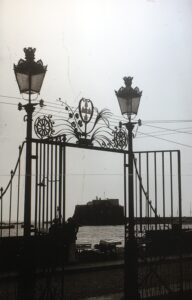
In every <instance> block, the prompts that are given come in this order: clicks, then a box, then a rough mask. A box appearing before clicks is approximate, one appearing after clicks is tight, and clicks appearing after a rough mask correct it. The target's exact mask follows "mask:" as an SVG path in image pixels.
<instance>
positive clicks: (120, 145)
mask: <svg viewBox="0 0 192 300" xmlns="http://www.w3.org/2000/svg"><path fill="white" fill-rule="evenodd" d="M59 102H60V103H61V105H62V106H64V109H65V111H66V112H67V117H66V118H63V117H62V118H59V119H54V122H53V121H52V116H51V115H49V116H41V117H38V118H37V119H36V121H35V125H34V127H35V133H36V135H37V136H38V137H39V138H41V139H46V138H47V139H48V140H49V141H52V142H59V143H65V142H67V143H69V142H71V143H73V142H75V143H76V144H78V145H80V146H87V147H92V146H94V145H95V144H96V145H98V146H99V147H101V148H110V149H121V150H122V149H125V148H126V147H127V133H126V130H124V129H123V127H122V124H119V126H116V127H115V129H114V127H113V128H112V127H111V126H110V122H109V120H110V117H111V115H112V114H111V112H110V111H109V110H108V109H102V110H101V111H99V110H98V109H97V108H95V107H94V106H93V103H92V101H91V100H90V99H85V98H82V99H81V100H80V101H79V105H78V106H77V107H76V108H73V107H71V106H69V105H68V104H67V103H65V102H62V101H61V99H59Z"/></svg>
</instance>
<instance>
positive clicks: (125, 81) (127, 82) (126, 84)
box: [123, 76, 133, 88]
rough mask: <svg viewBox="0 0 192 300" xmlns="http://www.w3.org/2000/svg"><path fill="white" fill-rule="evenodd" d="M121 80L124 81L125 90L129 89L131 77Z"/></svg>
mask: <svg viewBox="0 0 192 300" xmlns="http://www.w3.org/2000/svg"><path fill="white" fill-rule="evenodd" d="M123 80H124V83H125V86H126V87H127V88H130V87H131V85H132V81H133V77H130V76H129V77H123Z"/></svg>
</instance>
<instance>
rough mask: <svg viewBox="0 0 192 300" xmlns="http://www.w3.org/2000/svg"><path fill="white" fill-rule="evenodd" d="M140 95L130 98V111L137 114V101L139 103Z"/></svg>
mask: <svg viewBox="0 0 192 300" xmlns="http://www.w3.org/2000/svg"><path fill="white" fill-rule="evenodd" d="M140 98H141V97H140V96H139V97H135V98H132V113H133V114H137V112H138V109H139V103H140Z"/></svg>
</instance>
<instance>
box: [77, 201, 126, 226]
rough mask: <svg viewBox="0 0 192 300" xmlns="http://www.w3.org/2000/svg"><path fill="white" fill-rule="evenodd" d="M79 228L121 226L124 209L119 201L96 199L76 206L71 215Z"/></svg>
mask: <svg viewBox="0 0 192 300" xmlns="http://www.w3.org/2000/svg"><path fill="white" fill-rule="evenodd" d="M73 218H74V220H75V221H76V222H77V223H78V224H79V225H80V226H102V225H123V224H124V209H123V206H121V205H119V199H109V198H107V199H103V200H102V199H101V198H98V197H96V199H94V200H92V201H89V202H88V203H87V204H85V205H76V206H75V211H74V215H73Z"/></svg>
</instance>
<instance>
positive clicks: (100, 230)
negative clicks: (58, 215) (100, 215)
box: [77, 225, 124, 246]
mask: <svg viewBox="0 0 192 300" xmlns="http://www.w3.org/2000/svg"><path fill="white" fill-rule="evenodd" d="M100 240H113V241H118V242H119V241H120V242H121V243H122V245H123V244H124V226H122V225H118V226H82V227H79V232H78V234H77V243H78V244H81V243H89V244H91V245H92V246H93V245H95V244H98V243H99V241H100Z"/></svg>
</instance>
